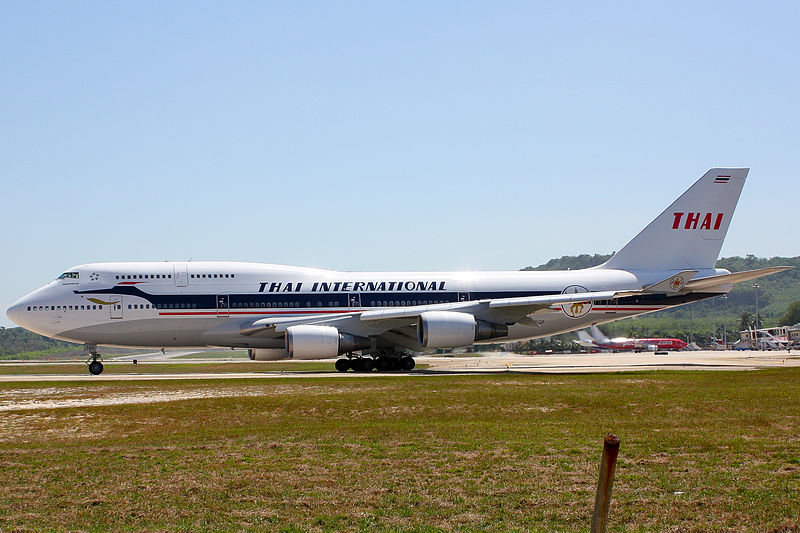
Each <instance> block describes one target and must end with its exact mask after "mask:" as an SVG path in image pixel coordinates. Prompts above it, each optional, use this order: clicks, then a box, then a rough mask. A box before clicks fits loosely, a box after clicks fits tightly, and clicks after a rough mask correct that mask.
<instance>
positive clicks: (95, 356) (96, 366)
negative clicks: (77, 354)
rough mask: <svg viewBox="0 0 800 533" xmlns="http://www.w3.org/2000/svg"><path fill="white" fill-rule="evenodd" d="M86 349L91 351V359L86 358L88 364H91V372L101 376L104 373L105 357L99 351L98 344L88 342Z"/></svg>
mask: <svg viewBox="0 0 800 533" xmlns="http://www.w3.org/2000/svg"><path fill="white" fill-rule="evenodd" d="M86 351H87V352H89V359H87V360H86V364H87V365H89V373H90V374H91V375H93V376H99V375H100V374H102V373H103V357H102V356H101V355H100V354H99V353H97V345H96V344H87V345H86Z"/></svg>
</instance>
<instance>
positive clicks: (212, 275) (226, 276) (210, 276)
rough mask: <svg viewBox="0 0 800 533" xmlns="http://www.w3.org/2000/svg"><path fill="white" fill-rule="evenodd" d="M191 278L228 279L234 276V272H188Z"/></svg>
mask: <svg viewBox="0 0 800 533" xmlns="http://www.w3.org/2000/svg"><path fill="white" fill-rule="evenodd" d="M189 277H190V278H192V279H228V278H232V277H234V274H190V275H189Z"/></svg>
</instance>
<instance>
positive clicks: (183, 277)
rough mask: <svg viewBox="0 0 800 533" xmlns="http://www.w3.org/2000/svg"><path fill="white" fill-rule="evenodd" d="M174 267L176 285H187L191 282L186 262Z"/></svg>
mask: <svg viewBox="0 0 800 533" xmlns="http://www.w3.org/2000/svg"><path fill="white" fill-rule="evenodd" d="M172 269H173V272H174V273H175V285H177V286H178V287H186V286H187V285H188V284H189V271H188V269H187V268H186V264H185V263H184V264H179V265H174V266H173V267H172Z"/></svg>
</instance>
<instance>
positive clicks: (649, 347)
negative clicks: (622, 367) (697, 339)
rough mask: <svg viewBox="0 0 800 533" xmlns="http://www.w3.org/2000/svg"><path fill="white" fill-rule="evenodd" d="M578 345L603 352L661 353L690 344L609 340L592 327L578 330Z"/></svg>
mask: <svg viewBox="0 0 800 533" xmlns="http://www.w3.org/2000/svg"><path fill="white" fill-rule="evenodd" d="M577 333H578V344H580V345H581V346H584V347H586V348H600V349H602V350H613V351H623V352H624V351H628V352H642V351H650V352H660V351H665V350H682V349H684V348H686V346H687V345H688V343H687V342H686V341H682V340H681V339H666V338H648V339H631V338H627V337H616V338H614V339H609V338H608V337H606V336H605V335H603V332H602V331H600V328H598V327H597V326H592V327H590V328H589V330H588V331H587V330H585V329H581V330H578V332H577Z"/></svg>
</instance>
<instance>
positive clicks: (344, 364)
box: [336, 352, 415, 372]
mask: <svg viewBox="0 0 800 533" xmlns="http://www.w3.org/2000/svg"><path fill="white" fill-rule="evenodd" d="M414 366H415V363H414V358H413V357H411V356H410V355H405V354H402V353H399V352H391V353H388V354H387V353H383V354H378V355H376V356H374V357H365V356H354V355H352V354H348V355H347V357H346V358H345V357H343V358H341V359H337V360H336V370H338V371H339V372H347V371H348V370H351V369H352V370H353V371H354V372H372V371H373V370H377V371H378V372H391V371H397V370H404V371H406V372H408V371H409V370H413V369H414Z"/></svg>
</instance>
